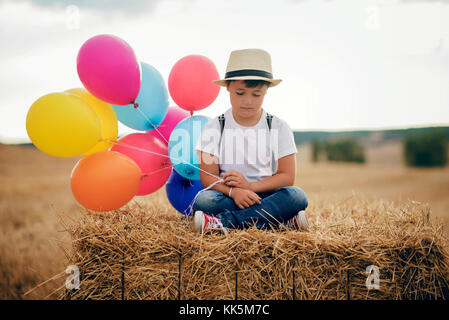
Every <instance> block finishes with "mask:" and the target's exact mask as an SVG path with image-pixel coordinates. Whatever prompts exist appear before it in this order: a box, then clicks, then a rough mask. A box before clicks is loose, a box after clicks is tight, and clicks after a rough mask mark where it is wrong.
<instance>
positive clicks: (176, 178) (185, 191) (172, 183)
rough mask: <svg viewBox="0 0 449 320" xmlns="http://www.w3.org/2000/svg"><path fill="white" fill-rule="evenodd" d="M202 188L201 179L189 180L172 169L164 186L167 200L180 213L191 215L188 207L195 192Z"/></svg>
mask: <svg viewBox="0 0 449 320" xmlns="http://www.w3.org/2000/svg"><path fill="white" fill-rule="evenodd" d="M201 190H203V185H202V184H201V180H189V179H186V178H184V177H183V176H181V175H179V174H178V173H177V172H176V170H172V173H171V175H170V178H169V179H168V181H167V184H166V186H165V191H166V193H167V198H168V201H169V202H170V203H171V205H172V206H173V207H174V208H175V209H176V210H178V211H179V212H180V213H182V214H185V215H188V216H191V215H192V212H191V208H190V207H189V206H190V204H191V203H192V201H193V199H194V198H195V196H196V194H197V193H198V192H199V191H201Z"/></svg>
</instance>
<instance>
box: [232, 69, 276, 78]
mask: <svg viewBox="0 0 449 320" xmlns="http://www.w3.org/2000/svg"><path fill="white" fill-rule="evenodd" d="M247 76H256V77H262V78H267V79H273V75H272V74H271V73H270V72H267V71H263V70H254V69H243V70H236V71H229V72H226V75H225V79H228V78H234V77H247Z"/></svg>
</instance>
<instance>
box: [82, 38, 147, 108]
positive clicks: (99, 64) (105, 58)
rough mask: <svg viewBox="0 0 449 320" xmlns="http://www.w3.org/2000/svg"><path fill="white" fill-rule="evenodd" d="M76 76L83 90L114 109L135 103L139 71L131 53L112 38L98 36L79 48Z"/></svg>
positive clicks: (139, 79)
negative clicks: (114, 106) (115, 106)
mask: <svg viewBox="0 0 449 320" xmlns="http://www.w3.org/2000/svg"><path fill="white" fill-rule="evenodd" d="M77 70H78V75H79V78H80V80H81V82H82V83H83V85H84V87H86V89H87V90H88V91H89V92H90V93H92V94H93V95H94V96H96V97H97V98H99V99H100V100H103V101H106V102H108V103H111V104H114V105H127V104H130V103H134V100H135V99H136V98H137V95H138V94H139V89H140V83H141V78H142V76H141V70H140V65H139V63H138V61H137V58H136V55H135V54H134V51H133V49H132V48H131V47H130V46H129V45H128V43H126V42H125V41H124V40H122V39H120V38H119V37H116V36H113V35H106V34H104V35H98V36H95V37H92V38H90V39H89V40H87V41H86V42H84V44H83V45H82V46H81V48H80V50H79V52H78V57H77Z"/></svg>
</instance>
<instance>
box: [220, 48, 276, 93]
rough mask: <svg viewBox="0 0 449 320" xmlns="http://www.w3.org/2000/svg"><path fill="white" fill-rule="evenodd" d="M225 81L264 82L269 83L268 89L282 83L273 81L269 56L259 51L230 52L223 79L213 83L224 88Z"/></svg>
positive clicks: (263, 51)
mask: <svg viewBox="0 0 449 320" xmlns="http://www.w3.org/2000/svg"><path fill="white" fill-rule="evenodd" d="M226 80H265V81H268V82H270V85H269V87H274V86H276V85H278V84H279V83H280V82H281V81H282V80H279V79H278V80H273V73H272V72H271V57H270V54H269V53H268V52H266V51H265V50H261V49H243V50H235V51H232V52H231V55H230V56H229V61H228V65H227V67H226V74H225V78H224V79H221V80H215V81H214V83H215V84H218V85H219V86H223V87H225V86H226Z"/></svg>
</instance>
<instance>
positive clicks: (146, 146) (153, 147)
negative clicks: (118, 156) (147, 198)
mask: <svg viewBox="0 0 449 320" xmlns="http://www.w3.org/2000/svg"><path fill="white" fill-rule="evenodd" d="M145 150H147V151H148V152H146V151H145ZM111 151H117V152H120V153H122V154H124V155H127V156H128V157H130V158H131V159H133V160H134V161H135V162H136V163H137V165H138V166H139V168H140V170H141V171H142V173H143V177H142V183H141V185H140V188H139V191H138V192H137V194H136V195H138V196H142V195H146V194H150V193H152V192H155V191H156V190H158V189H159V188H161V187H162V186H163V185H164V184H165V183H166V182H167V180H168V178H169V177H170V173H171V167H172V166H171V163H170V160H169V159H168V149H167V145H166V144H165V143H164V142H162V141H161V140H160V139H158V138H156V137H153V136H150V135H147V134H145V133H132V134H129V135H127V136H125V137H123V138H121V139H119V140H118V143H117V144H116V145H115V146H113V147H112V148H111Z"/></svg>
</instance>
